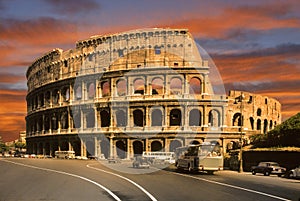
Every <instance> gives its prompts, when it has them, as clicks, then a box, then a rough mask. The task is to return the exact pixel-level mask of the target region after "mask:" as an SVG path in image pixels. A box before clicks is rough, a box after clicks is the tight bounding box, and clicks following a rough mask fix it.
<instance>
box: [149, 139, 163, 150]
mask: <svg viewBox="0 0 300 201" xmlns="http://www.w3.org/2000/svg"><path fill="white" fill-rule="evenodd" d="M151 151H162V144H161V142H160V141H157V140H156V141H153V142H152V143H151Z"/></svg>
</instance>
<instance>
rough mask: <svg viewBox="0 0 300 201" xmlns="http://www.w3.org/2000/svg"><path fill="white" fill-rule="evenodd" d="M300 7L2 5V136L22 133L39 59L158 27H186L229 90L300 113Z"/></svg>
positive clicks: (15, 0) (0, 1)
mask: <svg viewBox="0 0 300 201" xmlns="http://www.w3.org/2000/svg"><path fill="white" fill-rule="evenodd" d="M299 10H300V1H299V0H283V1H281V0H277V1H274V0H265V1H264V0H252V1H248V0H241V1H236V0H210V1H202V0H151V1H149V0H147V1H146V0H111V1H104V0H30V1H24V0H0V119H1V121H0V136H2V139H3V141H11V140H14V139H17V138H18V135H19V131H23V130H25V116H26V93H27V84H26V76H25V74H26V70H27V68H28V66H29V65H31V63H32V62H33V61H34V60H35V59H36V58H37V57H39V56H42V55H43V54H45V53H46V52H48V51H50V50H52V49H54V48H61V49H63V50H68V49H71V48H75V43H76V41H78V40H83V39H87V38H89V37H90V36H93V35H102V34H107V33H116V32H123V31H129V30H133V29H141V28H153V27H162V28H165V27H169V28H187V29H189V31H190V32H191V34H192V35H193V37H194V39H195V40H196V42H197V43H198V44H199V45H200V46H201V47H202V48H203V49H204V50H205V51H206V52H207V53H208V54H209V56H210V57H211V58H212V60H213V61H214V63H215V65H216V66H217V68H218V70H219V73H220V75H221V77H222V79H223V82H224V86H225V89H226V91H227V92H228V91H229V90H244V91H248V92H251V93H257V94H262V95H266V96H269V97H272V98H275V99H277V100H279V101H280V102H281V104H282V120H283V121H284V120H286V119H288V118H289V117H291V116H293V115H295V114H297V113H298V112H299V111H300V104H299V103H300V90H299V89H300V12H299Z"/></svg>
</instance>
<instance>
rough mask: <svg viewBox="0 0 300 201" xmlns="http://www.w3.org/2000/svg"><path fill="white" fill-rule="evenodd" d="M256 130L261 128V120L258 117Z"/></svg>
mask: <svg viewBox="0 0 300 201" xmlns="http://www.w3.org/2000/svg"><path fill="white" fill-rule="evenodd" d="M256 130H261V120H260V119H257V122H256Z"/></svg>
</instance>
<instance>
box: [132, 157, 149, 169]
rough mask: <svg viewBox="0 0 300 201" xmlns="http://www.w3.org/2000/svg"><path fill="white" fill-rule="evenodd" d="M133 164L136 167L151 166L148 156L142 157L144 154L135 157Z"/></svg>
mask: <svg viewBox="0 0 300 201" xmlns="http://www.w3.org/2000/svg"><path fill="white" fill-rule="evenodd" d="M132 166H133V167H134V168H149V167H150V165H149V163H148V160H147V158H145V157H142V156H137V157H135V158H134V161H133V163H132Z"/></svg>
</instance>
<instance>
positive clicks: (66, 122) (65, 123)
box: [61, 112, 69, 129]
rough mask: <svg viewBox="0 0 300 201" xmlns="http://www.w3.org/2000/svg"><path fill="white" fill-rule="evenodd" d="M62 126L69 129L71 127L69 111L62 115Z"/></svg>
mask: <svg viewBox="0 0 300 201" xmlns="http://www.w3.org/2000/svg"><path fill="white" fill-rule="evenodd" d="M61 128H62V129H68V128H69V118H68V113H67V112H64V113H63V114H62V116H61Z"/></svg>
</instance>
